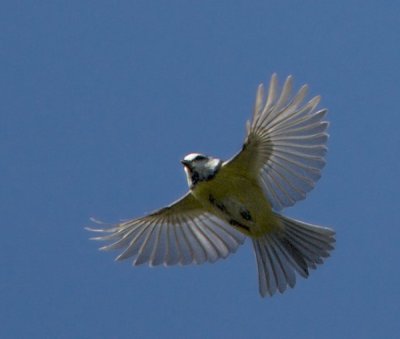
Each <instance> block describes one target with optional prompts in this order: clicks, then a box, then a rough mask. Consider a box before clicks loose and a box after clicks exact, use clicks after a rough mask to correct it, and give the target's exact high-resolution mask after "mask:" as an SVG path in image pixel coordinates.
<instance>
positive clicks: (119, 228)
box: [88, 192, 245, 266]
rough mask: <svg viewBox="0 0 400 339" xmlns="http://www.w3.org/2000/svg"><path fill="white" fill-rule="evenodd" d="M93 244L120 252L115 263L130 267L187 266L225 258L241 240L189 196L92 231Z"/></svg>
mask: <svg viewBox="0 0 400 339" xmlns="http://www.w3.org/2000/svg"><path fill="white" fill-rule="evenodd" d="M88 230H90V231H94V232H99V233H100V235H99V236H96V237H93V238H92V239H94V240H103V241H107V242H109V244H108V245H106V246H103V247H101V248H100V249H101V250H106V251H108V250H115V249H122V250H123V251H122V252H121V253H120V254H119V255H118V256H117V258H116V260H124V259H127V258H132V259H133V265H141V264H144V263H148V264H149V265H151V266H156V265H160V264H164V265H166V266H167V265H176V264H181V265H187V264H192V263H195V264H202V263H204V262H215V261H216V260H218V259H220V258H226V257H227V256H228V255H229V254H230V253H233V252H235V251H236V249H237V248H238V247H239V245H241V244H242V243H243V242H244V238H245V236H244V235H243V234H241V233H240V232H238V231H237V230H235V229H234V228H233V227H231V226H230V225H228V224H227V223H226V222H225V221H223V220H221V219H219V218H218V217H216V216H215V215H213V214H211V213H209V212H207V211H206V210H204V208H203V206H202V205H201V204H200V203H199V202H198V201H197V200H196V199H195V198H194V197H193V195H192V194H191V193H190V192H189V193H187V194H186V195H185V196H184V197H183V198H181V199H180V200H178V201H176V202H175V203H173V204H171V205H170V206H167V207H165V208H162V209H160V210H158V211H156V212H154V213H151V214H150V215H148V216H145V217H143V218H138V219H133V220H128V221H125V222H122V223H120V224H117V225H113V226H111V227H110V228H108V229H93V228H88Z"/></svg>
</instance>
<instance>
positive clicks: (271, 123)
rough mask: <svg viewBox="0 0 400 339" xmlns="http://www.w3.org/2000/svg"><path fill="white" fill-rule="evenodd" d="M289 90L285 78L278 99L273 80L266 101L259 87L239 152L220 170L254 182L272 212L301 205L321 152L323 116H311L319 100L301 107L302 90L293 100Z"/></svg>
mask: <svg viewBox="0 0 400 339" xmlns="http://www.w3.org/2000/svg"><path fill="white" fill-rule="evenodd" d="M291 89H292V77H291V76H289V77H288V78H287V79H286V81H285V83H284V85H283V88H282V91H281V93H280V94H279V90H278V82H277V76H276V74H274V75H272V78H271V82H270V86H269V90H268V95H267V96H265V95H264V88H263V85H262V84H260V86H259V87H258V91H257V96H256V103H255V107H254V113H253V119H252V121H251V122H250V121H248V122H247V136H246V139H245V142H244V145H243V148H242V150H241V151H240V152H239V153H238V154H237V155H236V156H234V157H233V158H232V159H231V160H229V161H227V162H226V163H225V164H224V167H226V169H229V170H232V171H236V173H242V174H243V175H250V176H253V177H254V178H256V179H257V180H258V181H259V183H260V185H261V186H262V188H263V190H264V193H265V195H266V196H267V198H268V200H269V202H270V203H271V205H272V207H273V208H274V209H275V210H280V209H282V208H283V207H287V206H291V205H293V204H294V203H295V202H296V201H298V200H301V199H304V198H305V196H306V193H307V192H309V191H311V190H312V189H313V187H314V184H315V183H316V181H317V180H318V179H319V178H320V176H321V169H322V168H323V167H324V165H325V160H324V156H325V153H326V150H327V148H326V142H327V139H328V134H327V132H326V130H327V127H328V123H327V122H326V121H325V120H324V117H325V115H326V113H327V110H326V109H321V110H317V105H318V103H319V101H320V97H319V96H316V97H314V98H313V99H311V100H310V101H308V102H306V103H305V102H304V98H305V96H306V93H307V89H308V87H307V85H303V86H302V87H301V88H300V90H299V91H298V92H297V94H296V95H294V96H291Z"/></svg>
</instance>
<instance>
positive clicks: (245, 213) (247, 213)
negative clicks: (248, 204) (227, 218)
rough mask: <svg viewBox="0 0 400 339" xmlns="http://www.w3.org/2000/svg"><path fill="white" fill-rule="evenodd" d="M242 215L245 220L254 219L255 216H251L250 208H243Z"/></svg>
mask: <svg viewBox="0 0 400 339" xmlns="http://www.w3.org/2000/svg"><path fill="white" fill-rule="evenodd" d="M240 215H241V216H242V218H243V219H244V220H247V221H252V220H253V218H252V217H251V214H250V212H249V211H248V210H246V209H243V210H241V211H240Z"/></svg>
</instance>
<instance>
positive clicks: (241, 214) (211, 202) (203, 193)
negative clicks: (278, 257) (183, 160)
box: [192, 168, 279, 237]
mask: <svg viewBox="0 0 400 339" xmlns="http://www.w3.org/2000/svg"><path fill="white" fill-rule="evenodd" d="M192 193H193V195H194V196H195V197H196V198H197V199H198V200H199V201H200V202H201V203H202V204H203V205H204V207H205V208H206V209H207V210H209V211H210V212H212V213H214V214H216V215H217V216H219V217H220V218H221V219H224V220H226V221H227V222H229V223H230V224H231V225H232V226H233V227H235V228H236V229H238V230H239V231H240V232H242V233H244V234H246V235H248V236H251V237H258V236H261V235H263V234H265V233H267V232H270V231H273V230H276V228H277V227H279V226H278V221H277V220H276V218H275V216H274V215H273V213H272V209H271V206H270V205H269V203H268V201H267V200H266V198H265V195H264V193H263V191H262V189H261V187H260V186H259V184H258V182H257V180H256V179H251V178H247V177H243V176H237V175H236V174H235V173H232V172H230V171H229V170H226V169H225V168H222V169H221V170H220V171H219V172H218V173H217V175H216V176H215V177H214V178H213V179H211V180H209V181H204V182H199V183H198V184H197V185H196V186H195V187H194V189H193V190H192Z"/></svg>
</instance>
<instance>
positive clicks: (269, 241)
mask: <svg viewBox="0 0 400 339" xmlns="http://www.w3.org/2000/svg"><path fill="white" fill-rule="evenodd" d="M291 87H292V78H291V77H288V78H287V80H286V82H285V84H284V85H283V88H282V91H281V93H280V95H278V85H277V78H276V75H273V76H272V78H271V83H270V87H269V92H268V95H267V96H264V89H263V86H262V85H260V86H259V88H258V91H257V97H256V104H255V108H254V114H253V119H252V121H251V122H248V123H247V135H246V139H245V142H244V144H243V147H242V150H241V151H240V152H239V153H238V154H236V155H235V156H234V157H233V158H232V159H230V160H228V161H225V162H224V161H222V160H221V159H218V158H215V157H211V156H206V155H203V154H199V153H191V154H189V155H187V156H186V157H185V158H184V159H183V160H182V164H183V165H184V169H185V172H186V177H187V181H188V185H189V192H188V193H187V194H186V195H185V196H183V197H182V198H181V199H179V200H177V201H176V202H174V203H173V204H171V205H169V206H167V207H164V208H162V209H160V210H158V211H155V212H153V213H151V214H149V215H147V216H145V217H142V218H137V219H132V220H128V221H125V222H122V223H119V224H117V225H114V226H113V227H111V228H109V229H90V230H92V231H96V232H101V233H102V235H101V236H99V237H96V238H94V239H96V240H107V241H110V242H111V244H109V245H106V246H104V247H102V248H101V249H103V250H112V249H123V251H122V253H121V254H120V255H119V256H118V257H117V259H118V260H122V259H126V258H130V257H131V258H133V264H134V265H140V264H143V263H148V264H149V265H151V266H156V265H160V264H164V265H166V266H168V265H175V264H181V265H186V264H191V263H197V264H201V263H204V262H214V261H216V260H218V259H220V258H226V257H227V256H228V255H229V254H230V253H233V252H235V251H236V249H237V248H238V247H239V246H240V245H241V244H242V243H243V242H244V240H245V238H246V237H249V238H250V239H251V240H252V242H253V246H254V252H255V255H256V260H257V267H258V277H259V291H260V294H261V295H262V296H265V295H273V294H274V293H275V292H276V291H279V292H281V293H282V292H284V291H285V290H286V288H287V287H288V286H289V287H293V286H294V285H295V283H296V274H295V273H297V274H299V275H300V276H302V277H305V278H306V277H308V274H309V269H310V268H312V269H314V268H316V265H317V264H321V263H323V259H324V258H326V257H328V256H329V252H330V251H331V250H332V249H333V243H334V241H335V239H334V234H335V233H334V231H333V230H331V229H329V228H325V227H321V226H316V225H311V224H307V223H304V222H301V221H298V220H294V219H291V218H288V217H285V216H283V215H281V214H279V213H278V212H279V210H281V209H282V208H284V207H288V206H291V205H293V204H294V203H295V202H296V201H298V200H301V199H304V198H305V196H306V193H307V192H309V191H310V190H312V188H313V187H314V184H315V182H316V181H317V180H318V179H319V178H320V171H321V169H322V168H323V167H324V165H325V161H324V155H325V153H326V146H325V144H326V141H327V137H328V135H327V133H326V129H327V126H328V123H327V122H326V121H324V120H323V119H324V117H325V114H326V110H325V109H322V110H318V111H317V110H316V107H317V105H318V103H319V100H320V98H319V97H315V98H313V99H311V100H310V101H309V102H307V103H305V104H304V103H303V101H304V98H305V95H306V91H307V86H306V85H304V86H303V87H301V88H300V90H299V91H298V92H297V94H296V95H295V96H293V97H291V95H290V94H291V93H290V92H291Z"/></svg>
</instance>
